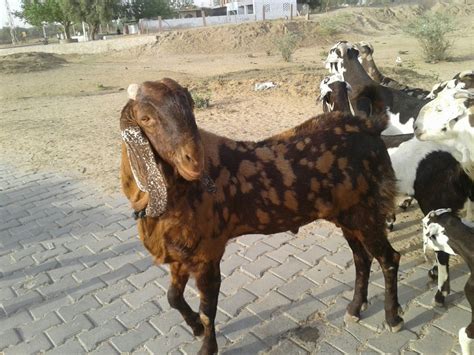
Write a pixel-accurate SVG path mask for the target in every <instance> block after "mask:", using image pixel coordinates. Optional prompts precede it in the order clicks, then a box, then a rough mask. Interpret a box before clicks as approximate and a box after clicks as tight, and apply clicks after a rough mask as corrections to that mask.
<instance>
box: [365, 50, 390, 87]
mask: <svg viewBox="0 0 474 355" xmlns="http://www.w3.org/2000/svg"><path fill="white" fill-rule="evenodd" d="M362 66H363V67H364V69H365V71H366V72H367V73H368V74H369V76H370V77H371V78H372V79H373V80H374V81H376V82H377V83H381V82H382V81H383V80H384V79H385V76H384V75H383V74H382V73H381V72H380V71H379V69H378V68H377V66H376V65H375V62H374V60H373V58H372V56H370V59H369V57H364V58H362Z"/></svg>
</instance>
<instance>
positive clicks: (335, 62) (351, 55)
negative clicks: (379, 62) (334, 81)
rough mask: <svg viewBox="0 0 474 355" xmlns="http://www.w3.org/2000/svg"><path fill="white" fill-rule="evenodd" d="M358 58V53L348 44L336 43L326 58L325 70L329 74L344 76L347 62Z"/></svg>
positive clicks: (344, 42) (343, 42)
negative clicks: (327, 70)
mask: <svg viewBox="0 0 474 355" xmlns="http://www.w3.org/2000/svg"><path fill="white" fill-rule="evenodd" d="M358 58H359V51H358V50H357V49H356V48H355V47H354V46H353V45H352V44H351V43H349V42H346V41H341V42H338V43H337V44H336V45H335V46H333V47H332V48H331V49H330V50H329V54H328V57H327V58H326V68H327V69H329V72H330V73H331V74H333V73H339V74H341V75H344V72H345V71H346V66H347V64H348V61H350V60H357V61H358Z"/></svg>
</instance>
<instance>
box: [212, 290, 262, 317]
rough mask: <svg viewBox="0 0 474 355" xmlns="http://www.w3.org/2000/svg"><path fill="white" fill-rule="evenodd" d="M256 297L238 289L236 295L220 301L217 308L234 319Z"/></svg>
mask: <svg viewBox="0 0 474 355" xmlns="http://www.w3.org/2000/svg"><path fill="white" fill-rule="evenodd" d="M256 298H257V297H256V296H255V295H253V294H252V293H250V292H248V291H247V290H244V289H240V290H238V291H237V293H236V294H234V295H232V296H229V297H226V298H223V299H220V300H219V303H218V306H219V308H220V309H221V310H223V311H224V312H225V313H226V314H228V315H229V316H231V317H235V316H236V315H237V314H238V313H239V312H240V310H241V309H243V308H244V307H245V306H247V305H248V304H250V303H251V302H252V301H254V300H255V299H256Z"/></svg>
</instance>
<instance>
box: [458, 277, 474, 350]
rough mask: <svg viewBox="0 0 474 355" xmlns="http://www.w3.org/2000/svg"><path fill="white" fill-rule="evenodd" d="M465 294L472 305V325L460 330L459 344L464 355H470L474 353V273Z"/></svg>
mask: <svg viewBox="0 0 474 355" xmlns="http://www.w3.org/2000/svg"><path fill="white" fill-rule="evenodd" d="M464 294H465V295H466V298H467V300H468V302H469V304H470V305H471V323H470V324H469V325H468V326H467V327H464V328H461V329H459V344H460V345H461V351H462V355H470V354H472V353H473V351H474V313H473V310H474V275H473V274H472V271H471V276H470V277H469V279H468V280H467V282H466V286H464Z"/></svg>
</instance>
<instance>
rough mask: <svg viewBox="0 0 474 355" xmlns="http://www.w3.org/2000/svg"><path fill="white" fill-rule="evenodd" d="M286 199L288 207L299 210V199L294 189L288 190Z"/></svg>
mask: <svg viewBox="0 0 474 355" xmlns="http://www.w3.org/2000/svg"><path fill="white" fill-rule="evenodd" d="M284 199H285V202H284V204H285V207H286V208H288V209H290V210H292V211H295V212H296V211H298V200H297V199H296V194H295V192H294V191H291V190H286V191H285V195H284Z"/></svg>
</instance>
